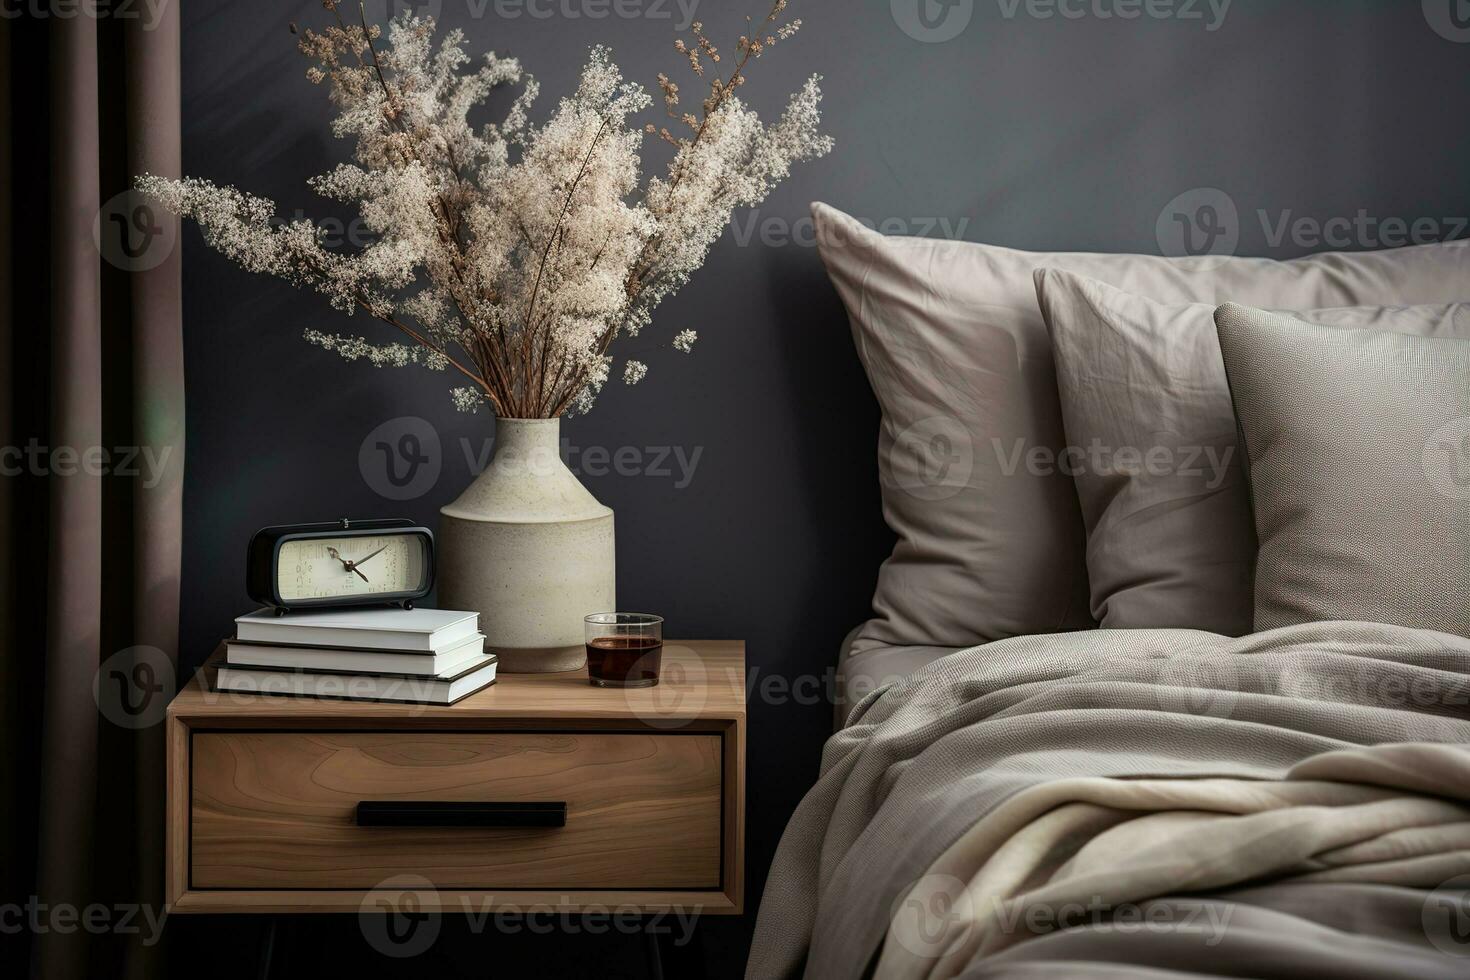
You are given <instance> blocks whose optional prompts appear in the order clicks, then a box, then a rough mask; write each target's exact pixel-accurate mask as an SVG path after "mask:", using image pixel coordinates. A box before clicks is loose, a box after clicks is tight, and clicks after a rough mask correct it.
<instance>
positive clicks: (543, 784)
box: [189, 731, 723, 891]
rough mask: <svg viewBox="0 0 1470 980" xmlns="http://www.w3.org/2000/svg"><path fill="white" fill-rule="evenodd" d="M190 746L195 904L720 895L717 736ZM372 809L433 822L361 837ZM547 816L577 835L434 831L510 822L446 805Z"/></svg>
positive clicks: (390, 735) (269, 739)
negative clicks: (271, 896) (319, 898)
mask: <svg viewBox="0 0 1470 980" xmlns="http://www.w3.org/2000/svg"><path fill="white" fill-rule="evenodd" d="M191 741H192V752H191V759H192V762H191V766H190V784H191V785H190V791H189V806H190V811H189V829H190V838H189V862H190V867H189V887H191V888H194V889H270V890H277V891H278V890H283V889H364V888H373V887H375V886H376V885H378V884H379V883H380V882H382V881H383V880H384V879H386V878H389V877H392V876H394V875H399V874H410V873H411V874H417V875H422V876H423V877H425V878H427V879H429V880H430V881H431V882H433V884H434V885H435V886H436V887H438V888H464V889H621V890H640V889H653V890H674V889H686V890H692V889H714V888H720V887H721V884H722V883H721V875H720V871H721V849H720V841H721V807H722V803H723V800H722V789H721V787H722V784H723V779H722V775H723V774H722V771H721V767H722V758H723V755H722V745H721V737H720V735H718V734H710V733H690V734H680V733H652V734H644V733H626V734H624V733H596V732H569V733H564V734H562V733H537V732H449V733H433V732H251V731H215V732H209V731H196V732H194V733H192V735H191ZM369 801H399V802H417V803H421V804H425V806H423V807H415V808H412V809H413V810H414V811H415V814H416V815H415V814H411V815H409V817H408V819H407V823H406V824H405V825H395V826H360V825H359V822H358V804H359V803H363V802H369ZM533 802H535V803H565V804H566V818H565V825H564V826H559V827H558V826H485V825H467V826H427V825H423V824H432V823H434V822H446V821H447V822H450V823H456V822H464V823H467V824H474V823H475V822H476V820H478V821H479V822H480V823H481V824H483V823H484V822H486V821H487V820H488V822H491V823H494V822H496V821H498V820H500V819H501V818H500V817H499V816H498V815H497V811H494V808H487V807H472V808H469V809H471V810H475V811H477V813H478V814H479V816H478V817H471V818H466V819H464V820H461V819H460V818H459V817H456V816H452V815H451V816H448V817H446V816H444V814H455V813H459V812H462V811H463V810H465V809H466V808H464V807H459V808H455V807H451V806H444V807H436V806H434V805H433V804H440V803H443V804H455V803H458V804H464V803H479V804H491V803H533ZM504 809H506V810H512V811H513V810H515V809H517V808H504ZM520 809H524V808H520ZM546 809H548V810H549V811H551V812H556V808H554V807H552V808H546ZM487 810H488V811H491V812H490V814H489V816H488V817H487V816H486V814H485V811H487ZM426 815H427V816H426ZM392 819H394V820H398V819H400V818H399V817H398V816H394V817H393V818H392ZM518 819H519V820H522V821H523V822H533V821H534V819H535V818H532V820H529V821H528V820H525V818H524V817H519V818H518V817H516V816H512V817H511V818H510V820H511V821H512V822H515V821H516V820H518Z"/></svg>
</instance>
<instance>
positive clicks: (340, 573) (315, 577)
mask: <svg viewBox="0 0 1470 980" xmlns="http://www.w3.org/2000/svg"><path fill="white" fill-rule="evenodd" d="M426 553H427V542H426V541H425V539H424V538H423V537H421V536H419V535H417V534H373V535H354V536H351V537H342V538H329V537H324V538H309V539H302V540H291V541H283V542H281V548H280V552H279V555H278V557H277V560H276V583H277V588H278V590H279V593H280V597H281V599H282V601H284V602H302V601H308V600H312V599H344V598H350V597H353V596H360V597H362V598H363V600H364V601H370V600H371V599H372V597H374V596H388V595H394V594H401V593H413V592H418V591H421V590H422V587H423V585H424V578H425V572H426V568H425V565H426Z"/></svg>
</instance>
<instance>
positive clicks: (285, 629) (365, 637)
mask: <svg viewBox="0 0 1470 980" xmlns="http://www.w3.org/2000/svg"><path fill="white" fill-rule="evenodd" d="M478 632H480V614H479V613H474V612H461V611H456V610H453V609H396V608H391V607H384V608H381V609H320V610H305V611H301V612H292V613H288V614H287V615H285V616H277V615H276V612H275V610H273V609H257V610H256V611H255V612H253V613H247V614H245V615H244V616H240V617H237V618H236V619H235V639H237V640H244V641H245V642H247V643H289V644H292V645H295V646H310V647H347V648H349V649H353V650H386V651H390V652H394V653H403V652H407V651H424V652H429V653H437V652H438V651H440V650H444V649H447V648H449V647H452V646H455V645H457V644H459V643H463V642H464V641H465V640H467V639H469V638H470V637H472V636H474V635H475V634H476V633H478Z"/></svg>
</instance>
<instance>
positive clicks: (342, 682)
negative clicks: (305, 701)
mask: <svg viewBox="0 0 1470 980" xmlns="http://www.w3.org/2000/svg"><path fill="white" fill-rule="evenodd" d="M497 662H498V660H497V658H496V657H495V655H494V654H487V655H485V656H482V657H478V658H476V659H475V661H474V662H473V663H471V664H469V665H468V666H466V667H465V668H464V669H463V670H460V671H459V672H458V673H455V674H453V675H450V676H447V677H418V676H413V675H407V674H354V673H350V672H340V671H316V670H262V669H259V668H254V667H232V666H230V665H229V664H224V665H222V666H221V667H220V668H219V671H218V673H217V674H216V675H215V681H214V686H215V689H216V690H218V691H230V692H233V693H236V694H271V695H276V694H288V695H295V696H303V697H314V698H341V699H346V700H349V701H398V702H404V703H409V704H438V705H447V704H453V703H454V702H456V701H459V700H460V699H462V698H465V697H467V696H469V695H471V694H474V693H475V692H476V691H478V690H480V689H481V688H484V687H486V686H487V685H489V684H493V683H495V667H496V664H497Z"/></svg>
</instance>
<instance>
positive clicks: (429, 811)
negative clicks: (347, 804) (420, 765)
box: [357, 800, 567, 827]
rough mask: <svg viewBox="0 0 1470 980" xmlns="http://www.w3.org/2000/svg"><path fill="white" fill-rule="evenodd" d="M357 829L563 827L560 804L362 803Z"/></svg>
mask: <svg viewBox="0 0 1470 980" xmlns="http://www.w3.org/2000/svg"><path fill="white" fill-rule="evenodd" d="M357 825H358V826H359V827H565V826H566V825H567V805H566V803H565V802H559V803H459V802H454V803H450V802H434V801H428V800H363V801H362V802H361V803H359V804H357Z"/></svg>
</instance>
